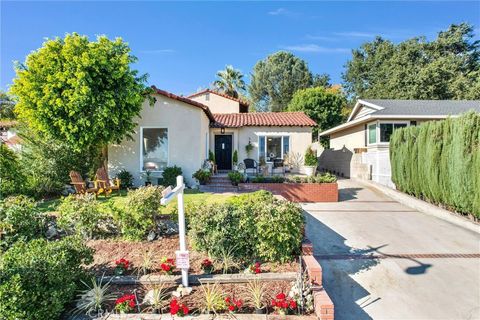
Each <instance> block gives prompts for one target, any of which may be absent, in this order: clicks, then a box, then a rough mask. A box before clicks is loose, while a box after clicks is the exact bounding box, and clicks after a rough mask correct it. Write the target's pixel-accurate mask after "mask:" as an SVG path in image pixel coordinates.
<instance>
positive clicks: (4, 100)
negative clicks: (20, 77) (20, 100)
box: [0, 91, 15, 119]
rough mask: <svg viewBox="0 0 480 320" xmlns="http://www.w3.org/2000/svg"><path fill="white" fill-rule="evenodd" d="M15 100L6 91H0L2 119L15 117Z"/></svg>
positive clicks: (0, 116) (0, 114) (0, 113)
mask: <svg viewBox="0 0 480 320" xmlns="http://www.w3.org/2000/svg"><path fill="white" fill-rule="evenodd" d="M14 108H15V102H14V101H13V99H12V97H10V96H9V95H8V94H7V93H6V92H2V91H0V119H15V112H14V111H13V109H14Z"/></svg>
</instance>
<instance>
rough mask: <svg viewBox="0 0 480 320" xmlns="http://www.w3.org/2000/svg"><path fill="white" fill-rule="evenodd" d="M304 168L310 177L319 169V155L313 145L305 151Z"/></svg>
mask: <svg viewBox="0 0 480 320" xmlns="http://www.w3.org/2000/svg"><path fill="white" fill-rule="evenodd" d="M304 169H305V174H306V175H307V176H309V177H311V176H314V175H315V172H316V171H317V155H316V154H315V151H313V150H312V148H311V147H308V148H307V151H305V158H304Z"/></svg>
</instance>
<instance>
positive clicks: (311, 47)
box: [282, 43, 350, 53]
mask: <svg viewBox="0 0 480 320" xmlns="http://www.w3.org/2000/svg"><path fill="white" fill-rule="evenodd" d="M282 48H283V49H285V50H290V51H296V52H311V53H346V52H350V49H348V48H328V47H322V46H319V45H316V44H313V43H310V44H301V45H295V46H284V47H282Z"/></svg>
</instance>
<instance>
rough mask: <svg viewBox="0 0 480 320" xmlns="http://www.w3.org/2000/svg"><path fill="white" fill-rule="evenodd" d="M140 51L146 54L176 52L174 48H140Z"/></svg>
mask: <svg viewBox="0 0 480 320" xmlns="http://www.w3.org/2000/svg"><path fill="white" fill-rule="evenodd" d="M139 52H140V53H145V54H161V53H174V52H175V50H173V49H153V50H140V51H139Z"/></svg>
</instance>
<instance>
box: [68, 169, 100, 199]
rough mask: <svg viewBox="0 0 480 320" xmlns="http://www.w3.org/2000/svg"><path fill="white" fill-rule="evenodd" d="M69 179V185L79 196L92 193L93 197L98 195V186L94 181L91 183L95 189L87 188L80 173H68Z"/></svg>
mask: <svg viewBox="0 0 480 320" xmlns="http://www.w3.org/2000/svg"><path fill="white" fill-rule="evenodd" d="M70 179H71V180H72V182H71V183H70V184H72V185H73V187H74V188H75V192H76V193H79V194H84V193H94V194H95V195H97V194H98V186H97V182H96V181H94V182H93V183H94V185H95V187H93V188H87V184H86V183H85V181H84V180H83V178H82V176H81V175H80V173H78V172H77V171H70Z"/></svg>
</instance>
